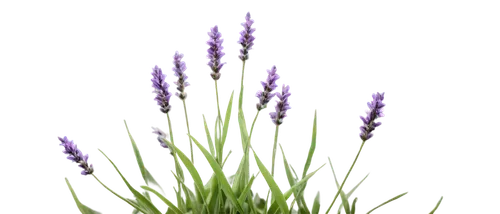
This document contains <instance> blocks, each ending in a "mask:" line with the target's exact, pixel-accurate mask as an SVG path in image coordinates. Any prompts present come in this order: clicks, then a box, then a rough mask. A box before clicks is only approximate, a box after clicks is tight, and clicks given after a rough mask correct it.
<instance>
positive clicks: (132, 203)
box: [92, 174, 146, 213]
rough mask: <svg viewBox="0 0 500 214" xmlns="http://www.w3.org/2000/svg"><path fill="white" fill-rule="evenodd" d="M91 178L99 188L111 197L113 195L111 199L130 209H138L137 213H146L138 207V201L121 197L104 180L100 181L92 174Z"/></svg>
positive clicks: (100, 179)
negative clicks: (122, 203)
mask: <svg viewBox="0 0 500 214" xmlns="http://www.w3.org/2000/svg"><path fill="white" fill-rule="evenodd" d="M92 177H93V178H94V180H95V181H96V182H97V184H98V185H99V186H100V187H101V188H104V189H105V190H106V191H107V192H109V193H110V194H111V195H113V197H115V198H117V199H118V200H120V201H121V202H124V203H125V204H127V206H129V207H132V208H134V209H138V210H139V211H141V212H143V213H146V210H145V209H144V208H143V207H142V205H140V203H139V202H138V201H136V200H135V199H132V198H129V197H127V196H125V195H122V194H121V193H118V192H117V191H116V190H115V189H113V188H111V187H110V186H109V185H108V184H107V183H106V182H104V180H102V178H100V177H99V176H97V175H95V174H94V175H93V176H92ZM129 191H130V190H129Z"/></svg>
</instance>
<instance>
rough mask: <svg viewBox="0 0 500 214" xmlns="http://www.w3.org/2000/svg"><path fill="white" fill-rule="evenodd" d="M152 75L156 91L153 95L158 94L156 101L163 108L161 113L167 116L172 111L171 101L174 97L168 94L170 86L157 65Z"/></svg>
mask: <svg viewBox="0 0 500 214" xmlns="http://www.w3.org/2000/svg"><path fill="white" fill-rule="evenodd" d="M151 74H152V75H153V79H151V82H153V88H154V89H155V90H154V91H153V93H156V97H155V100H156V102H157V103H158V105H159V106H160V107H161V108H160V110H161V112H163V113H165V114H166V113H168V112H169V111H170V104H169V101H170V97H171V96H172V94H171V93H169V92H168V87H169V86H170V85H168V83H167V82H165V74H163V72H162V71H161V68H158V66H157V65H156V66H155V67H154V68H153V73H151Z"/></svg>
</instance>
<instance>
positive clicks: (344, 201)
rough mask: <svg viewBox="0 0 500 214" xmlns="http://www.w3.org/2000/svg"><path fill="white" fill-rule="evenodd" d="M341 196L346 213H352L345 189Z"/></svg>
mask: <svg viewBox="0 0 500 214" xmlns="http://www.w3.org/2000/svg"><path fill="white" fill-rule="evenodd" d="M340 198H341V199H342V205H344V210H345V213H346V214H351V208H350V205H349V201H348V200H347V197H346V196H345V193H344V191H343V190H342V191H340Z"/></svg>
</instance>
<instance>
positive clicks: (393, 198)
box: [367, 190, 408, 214]
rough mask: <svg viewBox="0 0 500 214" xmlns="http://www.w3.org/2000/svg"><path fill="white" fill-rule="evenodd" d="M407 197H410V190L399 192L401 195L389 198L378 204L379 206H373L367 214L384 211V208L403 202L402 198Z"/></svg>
mask: <svg viewBox="0 0 500 214" xmlns="http://www.w3.org/2000/svg"><path fill="white" fill-rule="evenodd" d="M406 195H408V190H406V191H404V192H399V193H397V194H395V195H393V196H391V197H389V198H388V199H386V200H385V201H382V202H380V203H378V204H377V205H375V206H373V207H372V208H371V209H370V210H369V211H368V212H367V214H371V213H374V212H375V211H376V210H379V209H383V208H384V207H386V206H387V205H389V204H390V203H394V202H397V201H399V200H401V198H404V197H405V196H406Z"/></svg>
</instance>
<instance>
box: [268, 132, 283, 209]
mask: <svg viewBox="0 0 500 214" xmlns="http://www.w3.org/2000/svg"><path fill="white" fill-rule="evenodd" d="M280 132H281V127H280V126H273V141H272V142H271V172H272V175H273V177H274V178H275V179H276V175H277V174H276V166H278V161H277V160H276V158H277V153H278V146H279V143H280V142H279V141H280V139H279V135H280ZM275 194H276V193H275ZM273 198H274V197H273V194H271V195H270V199H271V202H272V201H273V200H272V199H273Z"/></svg>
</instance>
